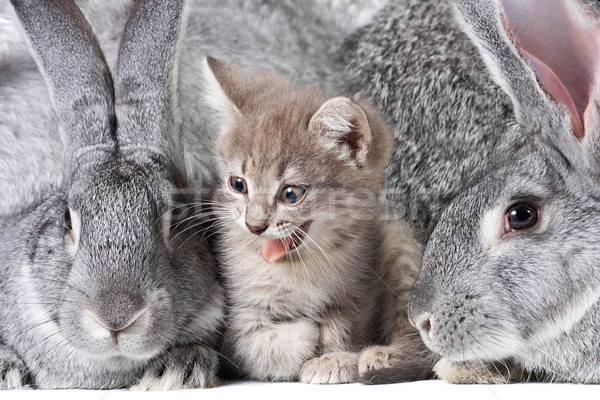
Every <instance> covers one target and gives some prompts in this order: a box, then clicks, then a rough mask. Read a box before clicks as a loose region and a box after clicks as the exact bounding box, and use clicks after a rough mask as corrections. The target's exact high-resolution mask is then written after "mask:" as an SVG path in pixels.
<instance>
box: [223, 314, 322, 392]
mask: <svg viewBox="0 0 600 400" xmlns="http://www.w3.org/2000/svg"><path fill="white" fill-rule="evenodd" d="M319 336H320V332H319V325H318V324H317V323H316V322H315V321H313V320H311V319H308V318H300V319H297V320H294V321H291V322H284V323H273V322H271V321H265V320H261V321H260V322H259V321H256V320H254V321H250V320H248V321H244V322H242V321H241V320H240V319H237V318H232V320H231V321H230V327H229V330H228V332H227V333H226V338H225V341H226V346H228V347H230V348H231V350H229V351H231V352H232V353H233V354H232V358H233V362H234V363H236V364H240V365H239V367H240V368H241V369H242V371H243V372H244V373H245V374H246V375H248V376H250V377H251V378H253V379H258V380H263V381H267V380H268V381H293V380H296V379H298V373H299V371H300V368H301V367H302V365H303V364H304V362H305V361H306V360H308V359H309V358H311V357H313V356H314V355H315V354H316V352H317V346H318V344H319Z"/></svg>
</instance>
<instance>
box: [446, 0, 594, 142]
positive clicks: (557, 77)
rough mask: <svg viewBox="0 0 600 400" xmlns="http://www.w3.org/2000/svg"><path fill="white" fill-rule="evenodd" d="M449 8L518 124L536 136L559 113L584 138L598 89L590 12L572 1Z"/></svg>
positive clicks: (485, 0) (471, 3)
mask: <svg viewBox="0 0 600 400" xmlns="http://www.w3.org/2000/svg"><path fill="white" fill-rule="evenodd" d="M455 2H456V5H457V8H458V11H459V17H462V19H463V21H464V27H465V30H466V32H467V34H468V35H469V36H470V37H471V39H472V40H473V41H474V42H475V44H476V45H477V47H478V48H479V50H480V52H481V54H482V56H483V59H484V60H485V62H486V64H487V66H488V68H489V70H490V71H491V73H492V75H493V77H494V79H495V80H496V82H497V83H498V84H499V85H500V86H501V87H502V88H503V89H504V90H505V91H506V92H507V93H508V95H509V96H510V97H511V99H512V101H513V103H514V107H515V112H516V116H517V120H518V121H519V123H520V124H521V125H523V126H528V127H530V128H532V130H533V131H535V130H539V129H536V128H539V127H538V126H536V123H537V122H538V121H543V120H544V118H543V116H544V115H546V116H547V115H548V113H549V112H550V113H553V114H556V113H557V112H558V113H563V115H568V116H569V117H570V120H571V128H572V133H573V134H574V135H575V137H577V138H578V139H583V138H584V137H585V136H586V132H589V131H590V129H589V127H590V125H591V124H592V122H593V120H594V119H596V116H595V115H596V114H597V110H596V101H595V100H598V92H599V90H598V89H600V28H599V25H598V16H597V15H594V12H593V11H592V10H591V7H590V9H586V8H585V6H584V5H583V4H582V3H580V2H579V1H577V0H455Z"/></svg>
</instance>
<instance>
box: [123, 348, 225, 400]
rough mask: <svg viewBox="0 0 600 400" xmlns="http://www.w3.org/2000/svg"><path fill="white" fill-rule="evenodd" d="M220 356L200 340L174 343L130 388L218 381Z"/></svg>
mask: <svg viewBox="0 0 600 400" xmlns="http://www.w3.org/2000/svg"><path fill="white" fill-rule="evenodd" d="M217 371H218V356H217V352H216V351H215V350H213V349H211V348H208V347H205V346H203V345H199V344H192V345H188V346H179V347H174V348H173V349H171V350H169V351H168V352H166V353H165V354H163V355H161V356H159V357H158V358H157V359H156V360H154V361H153V362H152V363H151V364H150V366H149V367H148V369H147V370H146V372H145V373H144V375H143V376H142V379H141V380H140V382H139V383H138V384H137V385H135V386H133V387H132V388H131V390H140V391H142V390H143V391H146V390H178V389H196V388H209V387H214V386H216V385H217V383H218V380H217Z"/></svg>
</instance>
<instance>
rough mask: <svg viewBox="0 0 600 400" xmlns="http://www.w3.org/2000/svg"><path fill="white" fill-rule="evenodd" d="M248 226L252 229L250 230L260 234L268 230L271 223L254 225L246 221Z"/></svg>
mask: <svg viewBox="0 0 600 400" xmlns="http://www.w3.org/2000/svg"><path fill="white" fill-rule="evenodd" d="M246 226H247V227H248V229H250V232H252V233H254V234H255V235H260V234H261V233H263V232H264V231H266V230H267V228H268V227H269V225H264V226H253V225H249V224H248V222H246Z"/></svg>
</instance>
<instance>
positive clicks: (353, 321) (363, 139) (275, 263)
mask: <svg viewBox="0 0 600 400" xmlns="http://www.w3.org/2000/svg"><path fill="white" fill-rule="evenodd" d="M205 76H206V79H207V82H206V83H207V87H208V92H207V98H208V100H209V102H210V103H211V104H212V105H213V106H214V108H215V109H217V110H218V111H219V112H220V113H221V129H220V131H219V133H218V137H217V140H216V154H217V178H216V182H215V189H214V197H213V208H214V216H215V221H216V222H215V224H216V225H217V226H218V228H219V231H220V235H221V237H220V239H221V240H220V242H219V250H220V262H221V264H222V273H223V276H224V279H225V286H226V288H227V292H228V299H229V307H230V317H229V322H228V328H227V330H226V333H225V339H224V353H225V355H226V356H227V357H228V358H229V359H230V361H231V362H232V363H233V364H234V365H235V367H237V368H238V371H237V372H238V373H241V374H242V375H246V376H249V377H250V378H253V379H258V380H275V381H285V380H296V379H299V380H300V381H302V382H306V383H344V382H351V381H354V380H355V379H356V374H357V372H358V370H359V365H360V368H361V370H367V369H369V368H372V367H374V366H377V367H380V366H381V365H386V363H388V362H389V361H390V360H391V359H393V358H394V357H401V356H402V354H408V353H411V352H412V351H413V350H414V347H415V346H417V347H418V343H419V339H418V337H416V336H415V335H407V334H408V333H410V332H414V331H413V328H411V327H410V325H409V324H408V321H407V318H406V311H405V310H406V300H407V297H406V294H407V291H408V289H409V288H410V286H411V285H412V282H413V281H414V277H415V273H416V272H417V270H418V265H419V262H420V254H421V253H420V247H419V245H418V244H417V243H416V241H415V240H414V239H413V237H412V233H411V231H410V230H409V229H408V228H407V227H406V226H405V225H404V224H403V223H401V222H399V221H387V222H383V221H382V220H381V219H380V217H379V215H378V209H377V199H376V198H377V193H378V190H379V186H380V184H381V182H382V169H383V167H384V165H385V164H386V162H387V161H388V158H389V154H390V150H391V146H390V144H391V143H390V142H391V134H390V132H389V130H388V129H387V127H386V125H385V124H384V122H383V120H382V119H381V117H380V116H379V114H378V113H377V112H375V111H374V110H373V109H371V108H370V107H368V106H366V105H364V104H362V103H357V102H355V101H353V100H351V99H349V98H346V97H334V98H330V97H327V96H325V95H324V94H322V93H320V92H318V91H315V90H310V89H299V88H296V87H294V86H292V85H291V84H290V83H288V82H287V81H286V80H284V79H283V78H281V77H279V76H276V75H272V74H267V73H262V72H261V73H257V74H255V75H253V76H252V77H250V76H247V75H244V74H243V73H241V72H239V71H238V70H237V69H235V68H233V67H232V66H230V65H228V64H226V63H224V62H222V61H218V60H216V59H212V58H208V59H207V65H206V71H205ZM382 304H383V306H382ZM369 344H389V345H391V346H390V347H377V348H373V349H369V350H367V351H366V352H364V353H363V354H362V356H360V353H359V350H360V349H362V348H364V347H365V346H367V345H369ZM422 370H423V369H420V370H419V371H422ZM425 370H427V369H425Z"/></svg>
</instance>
